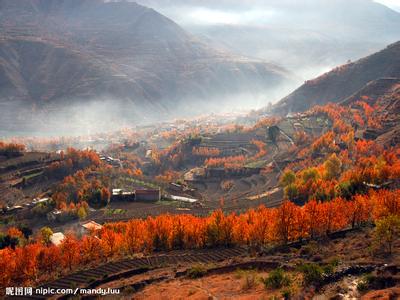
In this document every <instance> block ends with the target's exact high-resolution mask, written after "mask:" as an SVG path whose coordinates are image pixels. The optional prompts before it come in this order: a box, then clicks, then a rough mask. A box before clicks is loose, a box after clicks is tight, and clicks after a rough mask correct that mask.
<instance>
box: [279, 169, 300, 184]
mask: <svg viewBox="0 0 400 300" xmlns="http://www.w3.org/2000/svg"><path fill="white" fill-rule="evenodd" d="M295 181H296V174H295V173H294V172H293V171H292V170H286V171H285V172H284V173H283V175H282V178H281V180H280V184H281V185H282V186H283V187H285V186H288V185H289V184H293V183H294V182H295Z"/></svg>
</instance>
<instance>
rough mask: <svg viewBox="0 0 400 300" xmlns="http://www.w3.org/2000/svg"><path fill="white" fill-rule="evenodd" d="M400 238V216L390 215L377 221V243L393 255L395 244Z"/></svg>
mask: <svg viewBox="0 0 400 300" xmlns="http://www.w3.org/2000/svg"><path fill="white" fill-rule="evenodd" d="M399 238H400V216H396V215H390V216H387V217H385V218H382V219H380V220H378V221H376V229H375V243H377V245H378V246H379V247H380V248H383V249H384V251H385V252H386V253H387V254H389V255H391V254H392V250H393V244H394V242H395V241H397V240H398V239H399Z"/></svg>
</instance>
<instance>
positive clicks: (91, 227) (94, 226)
mask: <svg viewBox="0 0 400 300" xmlns="http://www.w3.org/2000/svg"><path fill="white" fill-rule="evenodd" d="M102 228H103V225H100V224H99V223H97V222H95V221H88V222H85V223H83V224H81V227H80V233H81V235H87V234H90V233H92V232H95V231H98V230H101V229H102Z"/></svg>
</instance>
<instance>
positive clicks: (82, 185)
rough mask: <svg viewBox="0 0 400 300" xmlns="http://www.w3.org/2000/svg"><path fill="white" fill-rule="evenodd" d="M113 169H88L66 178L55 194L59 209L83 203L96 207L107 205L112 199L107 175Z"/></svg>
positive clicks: (54, 198)
mask: <svg viewBox="0 0 400 300" xmlns="http://www.w3.org/2000/svg"><path fill="white" fill-rule="evenodd" d="M110 169H111V167H105V168H95V169H90V168H86V169H84V170H79V171H77V172H76V173H75V174H73V175H69V176H67V177H65V178H64V180H63V181H62V183H61V184H59V185H58V186H57V188H56V190H55V192H54V193H53V196H52V198H53V200H54V201H55V202H56V205H57V207H58V208H61V209H63V208H64V207H69V206H71V203H72V204H78V203H82V202H86V203H89V204H90V205H91V206H94V207H102V206H104V205H106V204H107V203H108V201H109V199H110V196H111V195H110V191H109V186H110V182H109V181H110V176H109V175H107V173H108V172H109V171H110Z"/></svg>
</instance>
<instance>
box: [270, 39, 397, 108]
mask: <svg viewBox="0 0 400 300" xmlns="http://www.w3.org/2000/svg"><path fill="white" fill-rule="evenodd" d="M381 78H395V79H396V78H400V42H397V43H394V44H391V45H390V46H388V47H387V48H385V49H384V50H382V51H380V52H377V53H375V54H373V55H370V56H367V57H365V58H363V59H360V60H358V61H356V62H354V63H349V64H346V65H342V66H340V67H337V68H335V69H333V70H332V71H330V72H328V73H325V74H323V75H322V76H320V77H317V78H315V79H313V80H309V81H306V82H305V83H304V84H303V85H302V86H301V87H299V88H298V89H297V90H295V91H294V92H293V93H291V94H290V95H288V96H287V97H285V98H283V99H282V100H280V101H279V102H278V103H276V104H275V105H274V106H273V107H272V109H271V111H272V112H273V113H276V114H280V115H285V114H287V113H291V112H301V111H305V110H307V109H309V108H311V107H312V106H314V105H323V104H326V103H328V102H336V103H338V102H341V101H344V100H345V99H346V98H348V97H350V96H352V95H353V94H354V93H357V92H359V90H360V89H365V88H366V87H365V85H367V84H368V83H369V82H371V81H375V80H378V79H381ZM374 88H375V89H376V88H377V87H376V86H375V85H371V86H369V88H368V91H372V90H374ZM362 93H363V92H362V91H361V92H359V93H358V94H362Z"/></svg>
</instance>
